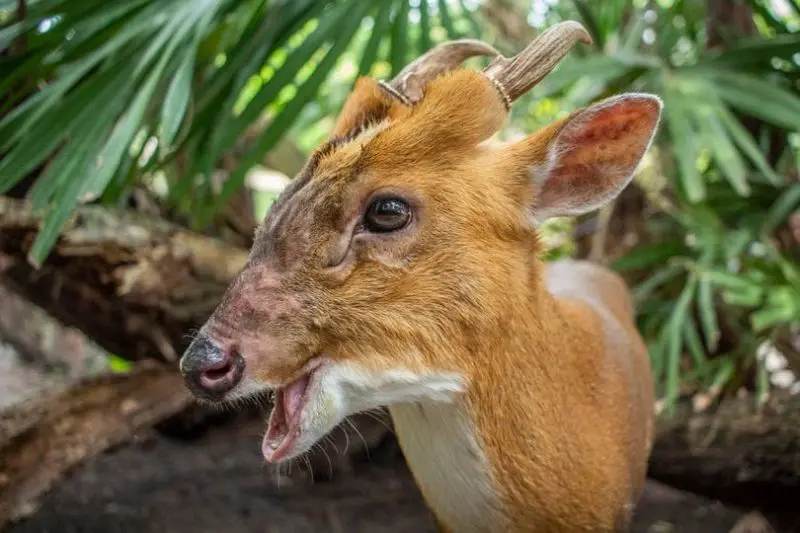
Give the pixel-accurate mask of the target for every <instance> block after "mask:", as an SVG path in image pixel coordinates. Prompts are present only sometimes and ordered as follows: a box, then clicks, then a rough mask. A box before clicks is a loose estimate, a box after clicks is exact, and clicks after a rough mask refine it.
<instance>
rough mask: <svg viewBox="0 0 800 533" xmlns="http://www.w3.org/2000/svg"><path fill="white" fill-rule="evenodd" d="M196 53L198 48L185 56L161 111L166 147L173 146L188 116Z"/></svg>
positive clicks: (162, 135) (163, 140)
mask: <svg viewBox="0 0 800 533" xmlns="http://www.w3.org/2000/svg"><path fill="white" fill-rule="evenodd" d="M195 53H196V48H191V49H189V51H188V52H187V53H186V54H185V55H184V58H183V61H181V64H180V66H179V67H178V70H177V71H176V72H175V75H174V76H173V77H172V81H171V82H170V84H169V89H167V96H166V98H165V99H164V105H163V107H162V110H161V142H162V143H163V144H164V146H171V145H172V143H173V141H174V140H175V136H176V135H177V134H178V129H179V128H180V126H181V122H183V117H184V116H185V114H186V108H187V107H188V105H189V96H190V94H191V91H192V76H193V75H194V58H195Z"/></svg>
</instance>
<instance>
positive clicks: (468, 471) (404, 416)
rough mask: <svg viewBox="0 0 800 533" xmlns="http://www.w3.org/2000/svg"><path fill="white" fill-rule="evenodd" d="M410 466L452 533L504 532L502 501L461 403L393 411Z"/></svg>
mask: <svg viewBox="0 0 800 533" xmlns="http://www.w3.org/2000/svg"><path fill="white" fill-rule="evenodd" d="M389 411H390V412H391V414H392V419H393V420H394V424H395V427H396V428H397V436H398V440H399V442H400V446H401V447H402V449H403V453H404V455H405V457H406V461H408V464H409V466H410V468H411V470H412V471H413V473H414V477H415V479H416V481H417V483H418V484H419V487H420V489H421V490H422V493H423V494H424V496H425V499H426V501H427V503H428V505H429V506H430V507H431V508H432V509H433V510H434V511H435V513H436V515H437V516H438V518H439V519H440V520H441V521H443V522H444V524H445V525H446V526H447V527H448V529H449V530H451V531H454V532H458V533H484V532H490V531H502V530H503V528H502V527H501V526H502V524H501V514H500V510H499V497H498V495H497V491H496V490H495V488H494V485H493V483H492V480H491V476H490V474H489V469H488V465H487V462H486V457H485V456H484V454H483V451H482V450H481V447H480V445H479V443H478V440H477V438H476V435H475V430H474V427H472V424H471V423H470V421H469V420H468V419H467V417H466V414H465V413H464V410H463V409H462V408H461V407H460V406H459V405H458V404H452V403H441V402H434V401H423V402H418V403H402V404H395V405H393V406H391V407H390V408H389Z"/></svg>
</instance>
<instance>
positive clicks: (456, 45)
mask: <svg viewBox="0 0 800 533" xmlns="http://www.w3.org/2000/svg"><path fill="white" fill-rule="evenodd" d="M476 56H491V57H494V56H500V52H498V51H497V50H495V49H494V48H492V47H491V46H489V45H488V44H486V43H484V42H481V41H476V40H474V39H459V40H457V41H449V42H446V43H442V44H440V45H438V46H435V47H434V48H431V49H430V50H428V51H427V52H426V53H425V54H423V55H421V56H420V57H418V58H417V59H416V60H414V61H413V62H412V63H410V64H408V65H407V66H406V67H405V68H404V69H403V70H401V71H400V73H399V74H398V75H397V76H395V78H394V79H393V80H392V81H391V82H389V83H381V85H383V87H384V88H385V89H387V90H388V91H389V92H390V93H392V95H394V96H395V97H396V98H397V99H399V100H401V101H402V102H403V103H405V104H407V105H412V104H415V103H417V102H418V101H419V100H421V99H422V90H423V88H424V87H425V84H426V83H427V82H429V81H430V80H432V79H433V78H435V77H436V76H439V75H440V74H444V73H445V72H449V71H451V70H453V69H455V68H457V67H458V66H459V65H461V63H463V62H464V61H466V60H467V59H469V58H471V57H476ZM501 57H502V56H501Z"/></svg>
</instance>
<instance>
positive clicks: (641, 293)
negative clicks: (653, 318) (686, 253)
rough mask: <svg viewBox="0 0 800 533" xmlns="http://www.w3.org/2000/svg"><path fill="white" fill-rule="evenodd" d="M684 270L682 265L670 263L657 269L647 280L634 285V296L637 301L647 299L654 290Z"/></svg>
mask: <svg viewBox="0 0 800 533" xmlns="http://www.w3.org/2000/svg"><path fill="white" fill-rule="evenodd" d="M683 272H684V268H683V267H682V266H680V265H669V266H667V267H665V268H662V269H659V270H657V271H656V272H655V273H654V274H653V275H652V276H650V277H649V278H647V279H646V280H645V281H643V282H642V283H640V284H639V285H637V286H636V287H634V289H633V290H632V293H633V297H634V299H635V300H636V302H637V303H641V302H643V301H644V300H646V299H647V298H648V297H649V296H650V294H652V292H653V291H655V290H656V289H658V288H659V287H661V286H662V285H664V284H665V283H667V282H669V281H671V280H672V279H673V278H675V277H677V276H678V275H679V274H682V273H683Z"/></svg>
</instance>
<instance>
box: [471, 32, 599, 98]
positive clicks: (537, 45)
mask: <svg viewBox="0 0 800 533" xmlns="http://www.w3.org/2000/svg"><path fill="white" fill-rule="evenodd" d="M578 41H583V42H584V43H587V44H591V43H592V38H591V36H590V35H589V33H588V32H587V31H586V29H584V27H583V26H581V24H580V23H578V22H575V21H572V20H570V21H566V22H561V23H559V24H556V25H555V26H553V27H551V28H549V29H548V30H547V31H545V32H544V33H542V34H541V35H539V37H537V38H536V39H534V41H533V42H531V44H529V45H528V46H527V47H526V48H525V49H524V50H523V51H522V52H520V53H519V54H517V55H515V56H514V57H512V58H511V59H507V58H505V57H503V56H500V57H497V58H496V59H495V60H494V61H492V63H491V64H490V65H489V66H488V67H486V69H485V70H484V71H483V72H484V74H486V76H487V77H488V78H489V79H490V80H492V82H493V83H494V85H495V87H497V90H498V91H499V92H500V95H501V96H502V97H503V101H504V103H505V104H506V108H510V107H511V104H512V103H513V102H514V100H516V99H517V98H519V97H520V96H522V95H523V94H525V93H526V92H528V91H529V90H531V88H532V87H533V86H534V85H536V84H537V83H539V82H540V81H541V80H542V78H544V77H545V76H547V74H549V73H550V71H551V70H553V69H554V68H555V66H556V65H557V64H558V62H559V61H561V60H562V59H563V58H564V56H565V55H567V52H569V50H570V49H571V48H572V46H573V45H574V44H575V43H576V42H578Z"/></svg>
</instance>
